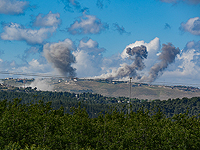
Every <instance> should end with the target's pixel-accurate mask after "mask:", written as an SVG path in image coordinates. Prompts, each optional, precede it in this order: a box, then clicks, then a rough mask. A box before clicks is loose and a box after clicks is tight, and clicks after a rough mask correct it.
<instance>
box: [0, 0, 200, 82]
mask: <svg viewBox="0 0 200 150" xmlns="http://www.w3.org/2000/svg"><path fill="white" fill-rule="evenodd" d="M199 17H200V0H141V1H136V0H126V1H125V0H115V1H113V0H48V1H47V0H43V1H41V0H0V21H1V26H0V45H1V47H0V71H8V72H21V73H30V74H31V73H47V74H52V75H62V76H69V75H74V76H77V77H102V78H110V77H112V78H113V79H118V78H123V79H128V78H129V77H130V76H132V75H133V74H132V73H130V74H129V73H127V74H124V75H123V76H122V75H119V74H118V72H119V71H120V70H124V68H127V67H131V64H132V63H133V61H134V59H135V58H132V59H130V57H129V56H128V55H127V54H126V48H128V47H130V48H134V47H137V46H141V45H144V46H146V48H147V51H148V56H147V59H143V60H142V61H143V62H144V65H145V67H144V69H143V70H138V69H136V70H135V71H136V72H137V75H138V76H140V77H142V78H140V80H138V78H134V80H135V81H141V79H143V80H142V81H148V80H145V79H148V77H149V76H150V72H151V71H150V70H151V68H152V67H153V66H154V65H155V64H157V63H159V62H161V60H160V59H159V54H160V53H161V52H162V47H163V46H162V44H168V43H171V44H172V45H173V46H174V47H175V49H176V48H179V50H180V53H179V54H177V55H176V56H175V58H174V60H173V62H172V63H167V67H166V68H162V69H160V71H159V72H157V75H156V77H155V79H154V80H152V81H153V82H155V83H156V82H165V83H166V84H172V83H181V84H184V85H191V84H193V85H195V84H198V82H199V80H200V78H199V77H200V75H199V74H200V63H199V60H200V40H199V39H200V18H199ZM129 71H130V70H129ZM6 76H8V75H6ZM10 76H12V75H10ZM4 77H5V75H3V74H0V78H4ZM13 77H14V76H13ZM143 77H144V78H143ZM195 86H196V85H195ZM197 86H199V85H197Z"/></svg>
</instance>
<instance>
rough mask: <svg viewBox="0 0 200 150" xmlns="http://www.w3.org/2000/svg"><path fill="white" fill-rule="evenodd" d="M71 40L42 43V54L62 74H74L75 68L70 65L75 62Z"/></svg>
mask: <svg viewBox="0 0 200 150" xmlns="http://www.w3.org/2000/svg"><path fill="white" fill-rule="evenodd" d="M73 47H74V45H73V42H72V41H71V40H69V39H65V40H64V41H63V42H59V43H54V44H49V43H48V44H45V45H44V48H43V50H44V56H45V58H46V59H47V61H48V62H49V63H51V64H52V65H53V67H54V68H56V69H57V70H58V71H59V73H60V74H61V75H63V76H75V75H76V74H75V70H76V69H75V68H73V67H71V64H72V63H75V57H74V55H72V53H71V51H72V50H74V48H73Z"/></svg>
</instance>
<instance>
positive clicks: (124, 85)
mask: <svg viewBox="0 0 200 150" xmlns="http://www.w3.org/2000/svg"><path fill="white" fill-rule="evenodd" d="M26 80H27V81H25V82H26V86H29V85H30V83H31V82H33V81H34V80H33V79H31V80H30V79H29V80H28V79H26ZM2 81H3V84H5V85H7V86H10V85H12V86H22V87H23V86H24V83H23V81H21V80H19V79H10V80H4V79H3V80H2ZM48 82H49V83H48V84H50V85H51V86H52V87H53V90H54V91H58V92H59V91H66V92H73V93H83V92H91V93H98V94H102V95H104V96H108V97H123V96H125V97H129V95H130V83H129V82H122V81H109V80H87V79H77V80H68V81H66V80H62V79H50V80H49V81H48ZM131 85H132V86H131V97H132V98H138V99H148V100H153V99H160V100H167V99H169V98H183V97H188V98H191V97H198V96H200V89H198V88H194V87H186V86H161V85H150V84H144V83H132V84H131Z"/></svg>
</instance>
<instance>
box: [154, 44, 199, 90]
mask: <svg viewBox="0 0 200 150" xmlns="http://www.w3.org/2000/svg"><path fill="white" fill-rule="evenodd" d="M199 62H200V41H198V42H194V41H190V42H188V43H187V44H186V46H185V48H184V49H182V50H181V52H180V55H177V58H176V60H175V63H173V64H172V65H170V66H169V68H168V69H167V70H166V71H165V72H164V74H163V75H162V76H161V77H160V78H159V79H158V81H165V82H167V83H174V82H175V83H182V84H184V83H185V84H193V85H194V86H199V85H198V83H199V82H200V80H199V79H200V74H199V72H200V63H199Z"/></svg>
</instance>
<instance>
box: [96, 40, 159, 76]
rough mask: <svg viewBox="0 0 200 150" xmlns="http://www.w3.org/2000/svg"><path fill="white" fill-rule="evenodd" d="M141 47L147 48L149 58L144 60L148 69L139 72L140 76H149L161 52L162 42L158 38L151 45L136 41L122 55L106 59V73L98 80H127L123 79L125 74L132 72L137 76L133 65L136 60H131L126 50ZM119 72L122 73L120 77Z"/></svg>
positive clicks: (104, 67) (104, 65) (104, 61)
mask: <svg viewBox="0 0 200 150" xmlns="http://www.w3.org/2000/svg"><path fill="white" fill-rule="evenodd" d="M141 45H144V46H146V48H147V51H148V56H147V59H144V60H143V62H144V64H145V66H146V67H145V68H144V70H143V71H139V75H140V74H141V75H144V74H145V73H146V74H147V73H148V71H149V69H150V67H152V65H153V64H154V63H155V62H156V61H157V57H158V56H157V55H156V54H157V53H158V51H159V50H160V41H159V38H157V37H156V38H155V39H153V40H152V41H150V42H149V43H145V42H144V41H136V42H135V43H132V44H129V45H127V46H126V48H125V49H124V50H123V52H122V53H121V54H120V55H115V56H113V57H111V58H109V59H108V58H107V59H105V58H104V60H103V66H102V68H103V69H104V73H103V74H102V75H100V76H96V78H126V77H123V74H124V75H126V74H129V72H130V71H131V73H132V74H135V75H136V72H134V69H132V68H134V67H133V64H132V63H133V61H134V60H132V59H129V55H128V54H127V53H126V49H127V48H129V47H130V48H134V47H137V46H141ZM119 71H121V72H122V75H120V77H119ZM132 71H133V72H132Z"/></svg>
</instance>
